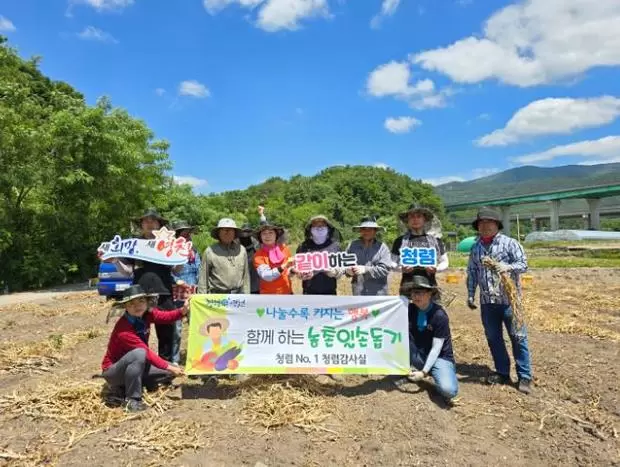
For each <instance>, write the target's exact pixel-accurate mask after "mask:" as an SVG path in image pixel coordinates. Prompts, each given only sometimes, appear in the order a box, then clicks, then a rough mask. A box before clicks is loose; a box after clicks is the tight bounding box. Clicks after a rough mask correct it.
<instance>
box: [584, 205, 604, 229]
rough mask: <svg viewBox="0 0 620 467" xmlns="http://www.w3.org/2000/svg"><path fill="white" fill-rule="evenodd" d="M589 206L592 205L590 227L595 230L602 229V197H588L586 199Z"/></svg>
mask: <svg viewBox="0 0 620 467" xmlns="http://www.w3.org/2000/svg"><path fill="white" fill-rule="evenodd" d="M586 201H587V202H588V206H589V207H590V228H591V229H594V230H600V228H601V211H600V209H601V199H600V198H588V199H586Z"/></svg>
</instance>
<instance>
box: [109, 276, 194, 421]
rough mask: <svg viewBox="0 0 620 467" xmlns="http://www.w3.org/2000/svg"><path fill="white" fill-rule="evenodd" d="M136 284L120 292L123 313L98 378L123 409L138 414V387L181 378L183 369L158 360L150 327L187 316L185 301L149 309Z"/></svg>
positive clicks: (144, 406)
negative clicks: (178, 305) (164, 308)
mask: <svg viewBox="0 0 620 467" xmlns="http://www.w3.org/2000/svg"><path fill="white" fill-rule="evenodd" d="M150 297H153V295H152V294H148V295H147V294H146V293H145V292H144V289H143V288H142V286H140V285H132V286H131V287H129V288H128V289H126V290H125V291H124V292H123V298H122V299H121V300H120V301H119V302H118V304H119V305H124V307H125V314H124V315H123V316H121V317H120V318H119V320H118V321H117V322H116V325H115V326H114V329H113V330H112V334H111V335H110V340H109V342H108V349H107V352H106V354H105V356H104V357H103V362H102V363H101V368H102V370H103V373H102V376H103V378H104V379H105V380H106V381H107V383H108V386H110V391H111V393H112V394H114V395H115V396H116V397H119V398H124V400H125V403H124V407H125V410H127V411H128V412H140V411H143V410H145V409H147V406H146V404H145V403H144V402H143V401H142V387H143V386H144V387H146V388H153V389H154V388H155V387H157V385H158V384H163V383H168V382H170V381H172V379H173V378H174V377H176V376H181V375H183V369H182V368H181V367H178V366H176V365H174V364H172V363H169V362H167V361H166V360H164V359H162V358H161V357H159V356H158V355H157V354H156V353H155V352H153V351H152V350H151V349H150V348H149V334H150V330H151V329H150V328H151V324H152V323H155V324H173V323H174V322H175V321H177V320H180V319H181V318H182V317H183V316H185V315H186V314H187V311H188V309H189V301H186V302H185V305H184V306H183V308H178V309H176V310H173V311H162V310H160V309H158V308H150V309H149V303H148V300H149V298H150Z"/></svg>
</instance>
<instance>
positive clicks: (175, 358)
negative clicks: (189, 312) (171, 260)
mask: <svg viewBox="0 0 620 467" xmlns="http://www.w3.org/2000/svg"><path fill="white" fill-rule="evenodd" d="M172 229H173V230H174V232H175V235H176V237H177V238H181V237H183V238H184V239H185V240H186V241H188V242H191V241H192V235H193V234H194V233H196V230H197V229H196V227H194V226H192V225H190V223H189V222H187V221H177V222H175V223H174V224H173V225H172ZM199 272H200V254H199V253H198V251H197V250H196V247H194V246H193V245H192V249H191V250H190V252H189V256H188V257H187V263H185V264H183V265H182V269H181V270H180V271H177V272H174V271H173V275H172V276H173V279H174V281H175V285H174V286H173V288H172V290H173V299H174V303H175V305H176V306H181V304H182V303H183V302H184V301H185V300H186V299H188V298H189V296H190V295H191V294H192V293H195V291H196V288H197V287H198V274H199ZM181 332H182V321H181V320H179V321H177V322H176V323H175V325H174V333H173V336H172V363H176V364H178V363H179V362H180V361H181Z"/></svg>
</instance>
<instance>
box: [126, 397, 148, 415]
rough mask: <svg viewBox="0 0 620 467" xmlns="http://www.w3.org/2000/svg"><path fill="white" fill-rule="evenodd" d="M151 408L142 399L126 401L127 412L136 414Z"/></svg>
mask: <svg viewBox="0 0 620 467" xmlns="http://www.w3.org/2000/svg"><path fill="white" fill-rule="evenodd" d="M148 408H149V406H148V405H146V404H145V403H144V402H142V400H140V399H127V400H126V401H125V412H129V413H136V412H144V411H145V410H146V409H148Z"/></svg>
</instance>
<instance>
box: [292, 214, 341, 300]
mask: <svg viewBox="0 0 620 467" xmlns="http://www.w3.org/2000/svg"><path fill="white" fill-rule="evenodd" d="M304 233H305V237H306V239H305V240H304V241H303V242H302V243H301V245H299V247H298V248H297V253H312V252H315V251H326V252H328V253H337V252H338V251H340V243H338V241H337V238H338V230H336V228H335V227H334V225H333V224H332V223H331V222H330V221H329V219H328V218H327V217H325V216H323V215H318V216H314V217H311V218H310V220H309V221H308V223H307V224H306V228H305V231H304ZM341 275H342V271H339V270H337V269H332V270H328V271H316V272H303V273H301V274H300V277H301V280H302V282H301V285H302V288H303V293H304V295H337V294H338V292H337V287H338V277H340V276H341Z"/></svg>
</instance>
